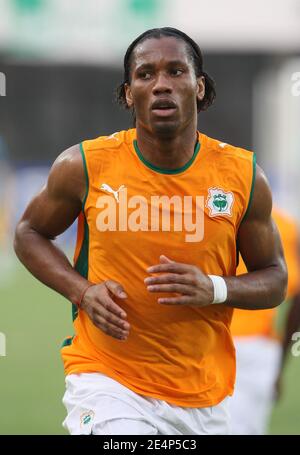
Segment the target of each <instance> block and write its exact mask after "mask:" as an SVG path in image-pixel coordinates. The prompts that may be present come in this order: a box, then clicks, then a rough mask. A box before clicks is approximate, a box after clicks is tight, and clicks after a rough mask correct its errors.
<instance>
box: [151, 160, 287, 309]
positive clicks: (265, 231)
mask: <svg viewBox="0 0 300 455" xmlns="http://www.w3.org/2000/svg"><path fill="white" fill-rule="evenodd" d="M271 210H272V197H271V192H270V189H269V186H268V183H267V180H266V177H265V176H264V174H263V172H262V170H261V169H260V168H259V167H257V172H256V181H255V187H254V195H253V200H252V204H251V208H250V211H249V214H248V217H247V219H246V220H244V221H243V222H242V223H241V226H240V228H239V232H238V244H239V248H240V251H241V254H242V256H243V259H244V262H245V264H246V265H247V268H248V271H249V273H247V274H244V275H239V276H238V277H235V276H232V277H226V278H225V282H226V284H227V290H228V293H227V300H226V302H225V305H228V306H232V307H235V308H244V309H248V310H255V309H265V308H272V307H275V306H277V305H279V304H280V303H281V302H282V301H283V300H284V297H285V292H286V285H287V271H286V264H285V260H284V256H283V251H282V246H281V241H280V237H279V234H278V230H277V227H276V225H275V223H274V222H273V220H272V218H271ZM160 262H161V263H160V264H158V265H154V266H152V267H149V268H148V272H149V273H163V275H159V276H151V277H147V278H146V279H145V284H146V286H147V289H148V291H149V292H175V293H177V294H180V296H177V297H163V298H159V299H158V302H159V303H163V304H166V305H195V306H206V305H209V304H210V303H211V302H212V301H213V296H214V291H213V285H212V281H211V280H210V278H209V277H208V276H207V275H205V274H204V273H203V272H202V271H201V270H200V269H199V268H198V267H196V266H194V265H190V264H181V263H178V262H174V261H172V260H171V259H169V258H167V257H166V256H164V255H162V256H161V258H160Z"/></svg>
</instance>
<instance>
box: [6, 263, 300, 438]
mask: <svg viewBox="0 0 300 455" xmlns="http://www.w3.org/2000/svg"><path fill="white" fill-rule="evenodd" d="M12 268H13V271H12V273H9V274H6V278H5V280H2V283H0V301H1V305H0V332H2V333H4V334H5V335H6V344H7V349H6V354H7V355H6V357H0V371H1V376H0V377H1V388H0V403H1V408H0V409H1V411H0V434H65V431H64V430H63V428H62V425H61V422H62V421H63V419H64V415H65V409H64V407H63V405H62V403H61V398H62V396H63V393H64V374H63V367H62V361H61V358H60V352H59V350H60V344H61V342H62V341H63V339H64V338H65V336H67V335H72V333H73V332H72V324H71V305H70V304H69V303H68V302H67V301H66V300H65V299H63V298H62V297H60V296H59V295H57V294H56V293H54V292H53V291H51V290H49V289H48V288H46V287H45V286H43V285H42V284H40V283H39V282H38V281H36V280H35V279H34V278H33V277H31V275H30V274H29V273H28V272H27V271H26V270H25V269H24V268H23V267H22V266H21V265H20V264H19V263H17V264H16V265H15V264H14V263H13V265H12ZM299 378H300V357H294V358H290V359H289V361H288V364H287V368H286V371H285V376H284V386H285V388H284V394H283V397H282V400H281V401H280V403H279V404H278V405H277V406H276V408H275V409H274V412H273V415H272V420H271V425H270V433H271V434H300V418H299V416H300V394H299V387H298V383H299Z"/></svg>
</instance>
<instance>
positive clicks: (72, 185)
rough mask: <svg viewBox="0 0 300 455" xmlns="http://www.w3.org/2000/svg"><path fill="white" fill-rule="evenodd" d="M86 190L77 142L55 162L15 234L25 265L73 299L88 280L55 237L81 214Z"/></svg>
mask: <svg viewBox="0 0 300 455" xmlns="http://www.w3.org/2000/svg"><path fill="white" fill-rule="evenodd" d="M84 193H85V180H84V170H83V164H82V159H81V155H80V151H79V147H78V146H73V147H71V148H70V149H68V150H66V151H65V152H63V153H62V154H61V155H60V156H59V157H58V158H57V160H56V161H55V162H54V164H53V166H52V168H51V171H50V174H49V177H48V181H47V184H46V185H45V186H44V187H43V189H42V190H41V192H40V193H39V194H38V195H37V196H35V197H34V198H33V200H32V201H31V202H30V204H29V206H28V207H27V209H26V210H25V213H24V214H23V216H22V218H21V220H20V221H19V223H18V225H17V228H16V234H15V244H14V246H15V251H16V254H17V256H18V257H19V259H20V261H21V262H22V263H23V264H24V265H25V267H26V268H27V269H28V270H29V271H30V272H31V273H32V274H33V275H34V276H35V277H36V278H38V279H39V280H40V281H42V282H43V283H45V284H46V285H47V286H49V287H51V288H52V289H54V290H56V291H57V292H59V293H60V294H62V295H63V296H65V297H66V298H67V299H68V300H70V301H71V302H73V303H74V302H75V301H76V299H78V297H79V295H80V293H81V292H82V290H83V289H84V287H85V286H86V285H87V280H86V279H85V278H83V277H82V276H81V275H79V273H77V272H76V271H75V270H74V269H73V267H72V265H71V264H70V262H69V261H68V259H67V257H66V256H65V254H64V253H63V252H62V251H61V250H60V249H59V248H58V247H57V246H56V245H55V244H54V243H53V242H52V240H54V239H55V237H56V236H57V235H59V234H61V233H62V232H64V231H65V230H66V229H67V228H68V227H69V226H70V225H71V224H72V223H73V222H74V220H75V219H76V218H77V216H78V215H79V213H80V211H81V203H82V200H83V198H84Z"/></svg>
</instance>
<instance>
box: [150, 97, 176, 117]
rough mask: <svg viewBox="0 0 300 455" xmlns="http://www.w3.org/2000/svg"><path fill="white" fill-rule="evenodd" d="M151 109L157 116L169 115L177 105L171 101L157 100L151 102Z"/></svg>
mask: <svg viewBox="0 0 300 455" xmlns="http://www.w3.org/2000/svg"><path fill="white" fill-rule="evenodd" d="M151 110H152V112H153V114H154V115H155V116H157V117H169V116H171V115H173V114H174V112H175V111H176V110H177V106H176V104H175V103H174V102H173V101H169V100H157V101H154V103H153V104H152V106H151Z"/></svg>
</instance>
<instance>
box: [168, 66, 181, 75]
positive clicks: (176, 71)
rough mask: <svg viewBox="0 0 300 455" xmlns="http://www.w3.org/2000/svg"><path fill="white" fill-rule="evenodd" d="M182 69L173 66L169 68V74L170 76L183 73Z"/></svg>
mask: <svg viewBox="0 0 300 455" xmlns="http://www.w3.org/2000/svg"><path fill="white" fill-rule="evenodd" d="M183 72H184V71H183V69H181V68H173V69H171V70H170V74H171V76H181V74H182V73H183Z"/></svg>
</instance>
